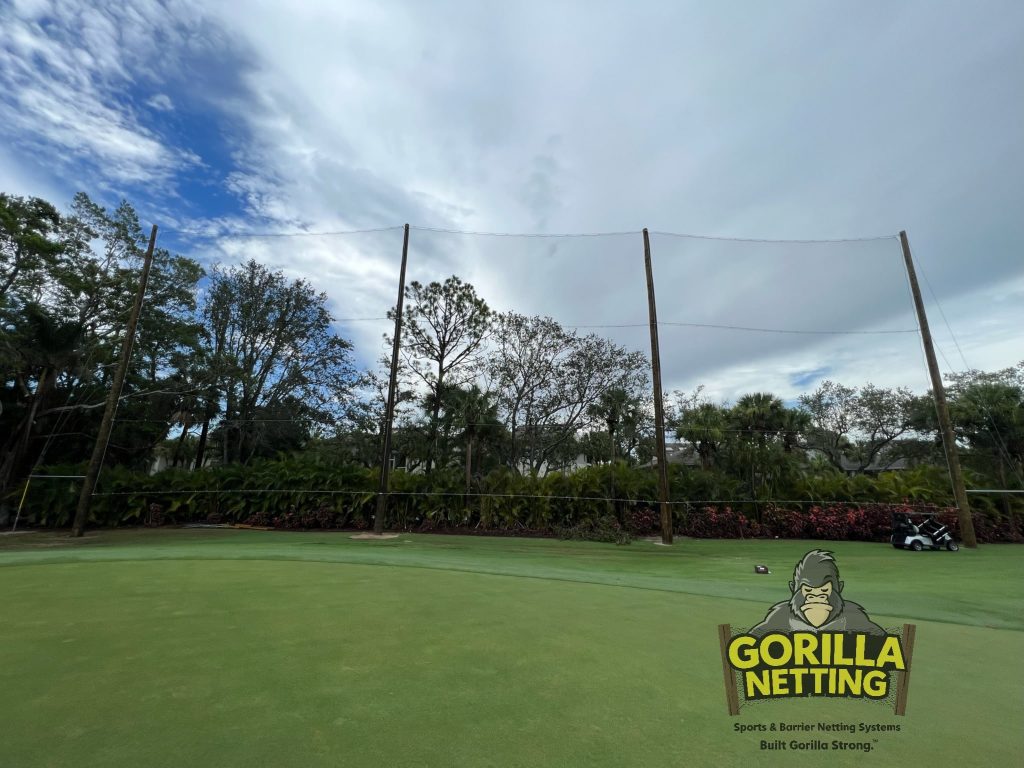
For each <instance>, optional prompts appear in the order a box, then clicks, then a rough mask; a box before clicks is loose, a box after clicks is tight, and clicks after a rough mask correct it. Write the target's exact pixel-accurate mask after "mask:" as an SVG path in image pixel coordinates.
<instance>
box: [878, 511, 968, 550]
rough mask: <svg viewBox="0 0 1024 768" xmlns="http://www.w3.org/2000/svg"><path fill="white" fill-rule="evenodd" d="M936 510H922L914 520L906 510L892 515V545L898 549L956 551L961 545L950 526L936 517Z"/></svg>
mask: <svg viewBox="0 0 1024 768" xmlns="http://www.w3.org/2000/svg"><path fill="white" fill-rule="evenodd" d="M935 515H936V513H935V512H922V513H920V514H918V515H915V517H917V518H918V520H916V521H915V520H914V519H912V518H911V516H910V515H908V514H906V513H905V512H894V513H893V516H892V545H893V546H894V547H896V549H912V550H914V551H915V552H920V551H921V550H922V549H948V550H949V551H950V552H956V551H957V550H958V549H960V547H959V545H958V544H957V543H956V542H955V541H954V540H953V535H952V534H951V533H950V532H949V528H947V527H946V526H944V525H943V524H942V523H940V522H939V521H938V520H936V519H935Z"/></svg>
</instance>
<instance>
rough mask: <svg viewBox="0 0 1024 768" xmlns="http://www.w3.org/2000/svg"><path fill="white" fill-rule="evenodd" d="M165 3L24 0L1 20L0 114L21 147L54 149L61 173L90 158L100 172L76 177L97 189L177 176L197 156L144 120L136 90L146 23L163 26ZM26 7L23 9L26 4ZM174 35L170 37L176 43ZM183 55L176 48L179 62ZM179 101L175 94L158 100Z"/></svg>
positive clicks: (163, 104)
mask: <svg viewBox="0 0 1024 768" xmlns="http://www.w3.org/2000/svg"><path fill="white" fill-rule="evenodd" d="M159 10H160V6H159V5H152V4H148V3H147V4H142V5H140V6H139V7H138V8H135V9H133V11H132V13H125V14H123V15H114V13H113V12H112V11H111V10H109V9H101V8H97V7H92V6H91V5H90V4H87V3H75V2H63V1H62V2H60V3H54V4H51V5H49V6H47V5H46V4H44V3H35V4H22V5H19V6H18V8H16V9H15V13H14V14H12V16H11V18H6V19H4V23H3V24H0V86H2V87H3V88H4V89H5V91H6V94H7V95H6V97H5V98H3V99H0V117H2V119H3V121H4V124H5V132H6V133H8V134H9V137H10V139H11V140H12V141H13V143H15V144H16V145H17V146H19V147H22V148H23V149H25V150H27V151H29V152H32V153H34V154H36V155H37V156H39V157H43V156H47V155H48V157H49V162H50V164H51V165H52V166H53V168H54V171H55V174H54V175H58V169H59V170H60V171H63V172H64V173H65V174H68V173H72V174H76V175H77V174H80V173H81V171H82V166H83V164H84V166H85V167H86V168H88V170H89V172H90V174H99V180H98V181H94V182H93V183H87V182H88V179H87V178H83V179H74V181H75V182H81V183H79V184H78V186H82V187H89V188H94V187H95V186H101V187H102V186H104V185H105V184H107V183H109V182H114V183H120V184H124V183H133V182H135V183H142V182H144V183H148V184H154V183H156V184H166V185H168V186H172V185H173V184H172V182H173V178H174V175H175V174H176V173H177V172H179V171H181V170H182V169H184V168H187V167H189V166H194V165H195V164H197V163H198V162H199V158H198V156H197V155H196V154H195V153H194V152H192V151H190V150H188V149H183V148H178V147H175V146H173V145H172V144H168V143H167V142H166V141H165V140H164V139H163V138H162V137H160V136H159V135H157V134H156V133H155V132H154V131H153V130H152V129H150V128H148V127H146V126H145V125H143V123H142V122H141V121H140V118H139V116H138V114H137V113H136V111H135V109H134V108H133V107H132V105H131V103H130V102H129V101H128V99H127V98H126V97H127V90H128V88H129V86H131V85H132V84H133V83H134V82H136V81H137V80H138V78H139V76H140V70H141V71H142V72H145V67H140V66H139V61H140V59H141V57H143V56H145V57H151V56H152V51H153V47H152V42H153V41H152V40H151V39H146V40H145V43H146V45H145V46H144V50H143V49H140V48H137V47H133V45H132V44H131V41H133V40H135V41H136V42H138V43H141V42H142V40H141V39H140V38H139V35H138V34H137V29H138V28H139V27H145V28H147V29H150V30H151V29H153V28H154V22H155V21H157V20H158V19H159V15H158V14H157V12H158V11H159ZM19 11H20V13H18V12H19ZM175 39H176V38H175V35H169V36H168V40H167V43H168V45H170V46H171V47H173V46H174V42H175ZM174 60H175V57H173V56H172V57H170V61H174ZM150 103H151V105H156V106H157V107H158V108H162V109H166V108H170V107H171V106H172V105H171V102H170V99H169V97H167V96H166V95H163V94H158V95H157V96H155V97H154V98H153V99H151V100H150Z"/></svg>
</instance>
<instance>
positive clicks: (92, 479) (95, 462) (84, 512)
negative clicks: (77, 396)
mask: <svg viewBox="0 0 1024 768" xmlns="http://www.w3.org/2000/svg"><path fill="white" fill-rule="evenodd" d="M155 246H156V224H154V225H153V231H152V232H150V234H149V248H147V249H146V257H145V259H144V260H143V262H142V276H141V277H140V278H139V290H138V293H136V294H135V303H134V304H133V305H132V311H131V315H129V317H128V327H127V329H125V334H124V342H123V343H122V345H121V362H120V363H118V365H117V371H116V372H115V373H114V382H113V383H112V384H111V385H110V393H109V394H108V395H107V406H106V408H104V409H103V420H102V421H101V422H100V433H99V435H97V437H96V444H95V445H94V446H93V448H92V458H91V459H90V460H89V469H88V470H87V471H86V473H85V482H84V483H83V484H82V494H81V495H80V496H79V497H78V509H77V510H76V511H75V523H74V527H73V529H72V533H73V534H74V535H75V536H81V535H82V533H84V531H85V523H86V520H87V519H88V517H89V503H90V502H91V501H92V493H93V491H94V490H95V489H96V480H97V478H98V477H99V476H100V468H101V466H102V465H103V459H104V458H105V457H106V455H107V443H108V442H109V441H110V430H111V429H112V428H113V426H114V414H115V413H116V412H117V403H118V401H119V400H120V399H121V389H122V388H123V387H124V379H125V376H126V375H127V374H128V362H129V361H130V360H131V356H132V344H134V342H135V328H136V326H137V325H138V324H139V315H140V314H141V313H142V300H143V298H145V296H146V283H147V282H149V268H150V267H151V266H152V264H153V248H154V247H155Z"/></svg>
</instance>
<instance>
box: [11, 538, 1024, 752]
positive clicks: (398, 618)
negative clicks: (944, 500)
mask: <svg viewBox="0 0 1024 768" xmlns="http://www.w3.org/2000/svg"><path fill="white" fill-rule="evenodd" d="M814 548H822V549H827V550H830V551H832V552H834V553H835V557H836V561H837V563H838V565H839V571H840V575H841V578H842V579H843V580H844V581H845V590H844V592H843V596H844V597H846V598H847V599H850V600H853V601H855V602H857V603H859V604H860V605H862V606H864V608H865V609H866V610H867V611H868V613H869V615H870V617H871V619H872V620H873V621H876V622H878V623H879V624H881V625H882V626H884V627H898V626H900V625H901V624H903V623H904V622H911V623H915V624H916V625H917V635H916V643H915V646H914V656H913V672H912V677H911V684H910V691H909V699H908V708H907V715H906V716H905V717H897V716H896V715H895V714H894V713H893V711H892V708H891V706H885V705H883V704H875V703H870V702H867V701H861V700H839V699H820V698H819V699H800V700H786V701H773V702H762V703H755V704H749V705H747V706H745V707H744V708H743V709H742V711H741V713H740V715H739V716H738V717H730V716H729V715H728V714H727V710H726V701H725V693H724V687H723V677H722V665H721V657H720V650H719V640H718V636H717V625H718V624H721V623H730V624H732V625H733V626H734V627H738V628H747V627H750V626H752V625H753V624H755V623H757V622H758V621H760V620H761V619H762V618H763V617H764V615H765V612H766V610H767V608H768V607H769V606H770V605H771V604H773V603H776V602H778V601H780V600H784V599H786V598H787V597H788V588H787V583H788V582H789V580H790V578H791V577H792V570H793V566H794V565H795V563H796V562H797V560H799V559H800V557H801V556H802V555H803V554H804V553H805V552H807V551H808V550H810V549H814ZM756 563H763V564H765V565H767V566H768V567H769V568H770V569H771V571H772V573H771V574H769V575H758V574H755V573H754V565H755V564H756ZM1022 680H1024V547H1021V546H1017V545H987V546H982V547H981V548H979V549H977V550H966V549H964V550H961V551H960V552H957V553H948V552H922V553H914V552H904V551H898V550H895V549H893V548H891V547H888V546H886V545H881V544H865V543H847V542H815V541H759V540H746V541H719V540H689V539H682V540H677V542H676V544H675V545H674V546H673V547H660V546H656V545H655V544H654V543H653V542H650V541H636V542H634V543H633V544H631V545H629V546H615V545H612V544H597V543H589V542H565V541H556V540H546V539H517V538H484V537H467V536H462V537H458V536H431V535H407V534H403V535H401V536H399V537H398V538H395V539H390V540H386V541H353V540H352V539H351V538H350V534H344V533H326V532H316V533H314V532H311V533H283V532H266V531H243V530H223V529H160V530H122V531H93V532H90V533H89V534H88V535H87V537H86V538H85V539H84V540H72V539H69V538H67V535H66V534H63V533H52V532H39V533H32V534H28V535H24V536H5V537H0V728H2V730H0V766H2V767H3V768H35V767H36V766H75V767H76V768H86V767H87V766H106V767H109V766H131V767H132V768H136V767H138V768H147V767H149V766H175V767H176V768H177V767H180V766H189V767H191V766H197V767H199V766H216V767H217V768H227V767H228V766H247V767H248V766H301V767H302V768H307V767H313V766H467V767H470V766H472V767H473V768H478V767H483V766H495V768H510V767H511V766H574V765H586V766H659V767H660V766H719V767H720V766H741V765H742V766H756V765H780V766H781V765H794V764H796V765H836V766H845V765H874V766H888V765H892V766H897V765H898V766H928V767H929V768H939V767H940V766H958V768H966V767H967V766H976V765H977V766H981V765H985V766H1016V765H1021V764H1024V727H1022V722H1024V682H1022ZM780 722H784V723H790V724H792V723H803V722H806V723H814V724H815V725H816V724H817V723H819V722H824V723H843V724H846V723H848V724H853V725H855V726H856V725H857V724H860V723H865V724H876V723H879V724H894V725H899V726H900V730H899V732H896V733H893V732H882V733H877V734H871V735H864V734H849V733H831V734H828V733H826V734H819V733H811V734H796V735H793V734H781V735H780V734H778V733H758V732H753V733H738V732H737V731H736V729H735V726H736V724H741V725H754V724H759V723H764V724H766V725H774V724H778V723H780ZM779 738H782V739H783V740H784V741H786V742H787V743H788V742H789V741H790V740H791V739H794V738H796V739H799V740H801V741H807V740H811V739H819V740H824V741H827V742H829V743H831V741H832V740H833V739H837V738H838V739H843V740H848V741H851V742H867V743H869V744H870V749H871V751H870V754H868V755H865V754H864V753H863V752H851V751H834V750H831V749H829V750H828V751H806V750H797V751H795V750H792V749H786V750H785V751H766V750H762V749H761V748H760V742H761V740H762V739H770V740H775V739H779Z"/></svg>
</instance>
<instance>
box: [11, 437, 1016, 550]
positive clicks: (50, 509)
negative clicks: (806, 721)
mask: <svg viewBox="0 0 1024 768" xmlns="http://www.w3.org/2000/svg"><path fill="white" fill-rule="evenodd" d="M671 469H672V476H671V478H670V480H671V482H670V488H671V498H672V500H673V502H674V503H673V505H672V514H673V527H674V529H675V531H676V533H678V534H681V535H686V536H694V537H700V538H740V537H743V538H763V537H768V538H774V537H778V538H808V539H826V540H855V541H885V540H887V539H888V537H889V533H890V531H891V524H892V513H893V512H899V511H904V512H910V513H914V512H922V511H936V512H940V513H941V515H942V520H943V522H945V523H946V524H948V525H950V527H951V528H952V529H953V530H954V531H957V530H958V524H957V518H956V514H955V510H953V509H950V508H949V506H948V504H946V503H943V502H942V499H943V494H945V495H946V496H948V492H944V491H943V492H936V493H935V494H934V495H933V497H934V498H937V499H939V500H940V501H938V502H937V503H930V504H929V503H927V502H922V501H920V496H921V494H917V495H918V500H916V501H915V502H914V503H913V504H905V503H903V502H901V501H899V500H895V503H893V502H889V503H881V502H877V501H855V502H852V503H845V502H844V503H833V502H829V501H827V500H826V501H818V502H817V503H815V502H810V501H809V502H807V503H802V504H788V503H787V504H785V505H780V504H771V503H765V502H761V503H758V504H754V503H752V502H745V503H742V504H731V505H730V504H726V503H706V502H689V501H687V500H688V499H693V498H696V499H707V498H709V496H710V495H711V494H712V493H713V492H714V491H715V490H716V488H715V487H712V486H714V484H715V482H717V479H716V477H715V476H714V475H713V474H710V473H704V472H702V471H696V470H687V469H684V468H680V467H672V468H671ZM81 470H82V468H81V467H50V468H48V469H46V470H41V471H40V472H39V473H40V474H43V473H48V474H50V475H76V474H82V471H81ZM377 484H378V474H377V471H376V470H373V469H365V468H362V467H352V466H338V465H335V464H333V463H331V462H328V461H325V460H310V459H309V458H302V457H296V458H290V459H281V460H277V461H265V462H260V463H258V464H254V465H250V466H247V467H242V466H237V465H235V466H228V467H219V468H214V469H208V470H204V471H202V472H187V471H183V470H168V471H165V472H162V473H159V474H156V475H145V474H140V473H134V472H130V471H128V470H125V469H123V468H120V467H114V468H111V469H107V470H104V472H103V475H102V477H101V481H100V484H99V486H98V487H97V495H96V496H95V497H94V499H93V504H92V507H91V520H90V524H91V525H95V526H102V527H113V526H120V525H160V524H182V523H197V522H213V523H235V524H248V525H253V526H266V527H273V528H282V529H288V530H301V529H336V528H356V529H362V528H367V527H369V526H370V525H372V521H373V515H374V511H375V508H376V489H377ZM888 485H890V486H891V485H892V483H891V481H890V482H889V483H888ZM612 487H614V489H615V496H616V498H617V499H618V500H617V501H613V500H611V499H609V498H608V496H609V490H610V489H611V488H612ZM79 489H80V486H79V481H78V480H73V479H53V480H34V481H32V486H31V488H30V490H29V493H28V495H27V496H26V503H25V507H24V509H23V511H22V518H23V521H24V523H25V524H28V525H36V526H42V527H66V526H68V525H70V522H71V519H72V516H73V514H74V509H75V505H76V502H77V498H78V492H79ZM314 489H315V490H314ZM717 490H719V491H722V490H725V491H729V492H731V493H734V492H735V489H731V488H724V489H722V488H719V489H717ZM464 491H465V488H464V478H463V476H462V473H461V472H459V471H457V470H450V471H440V472H435V473H433V474H432V475H431V476H429V477H427V476H425V475H420V474H408V473H404V472H397V473H394V474H393V475H392V480H391V493H392V496H391V498H390V499H389V502H388V519H387V527H388V528H391V529H398V530H417V531H431V530H445V531H452V530H460V531H474V532H493V533H518V534H526V533H535V534H539V535H562V536H565V537H568V538H599V539H602V540H608V541H612V540H620V539H624V538H628V536H630V535H652V534H655V533H657V532H658V531H659V530H660V517H659V515H658V513H657V507H656V505H654V504H652V503H651V502H650V499H654V498H656V497H657V476H656V474H655V473H654V472H653V471H651V470H643V469H632V468H629V467H626V466H624V465H619V466H616V467H610V466H603V467H590V468H587V469H584V470H581V471H579V472H576V473H573V474H568V475H560V474H553V475H548V476H547V477H543V478H531V477H522V476H519V475H516V474H514V473H511V472H508V471H497V472H493V473H491V474H489V475H487V476H485V477H483V478H479V479H476V480H475V481H474V483H473V486H472V489H471V493H470V494H469V495H468V496H467V495H466V494H465V492H464ZM880 495H882V494H880ZM20 496H21V489H20V488H19V489H15V491H14V492H13V493H12V494H11V496H10V497H9V499H8V503H9V505H10V499H14V500H15V503H16V502H17V499H19V498H20ZM733 498H735V496H733ZM925 498H927V496H926V497H925ZM974 517H975V529H976V532H977V535H978V539H979V541H1021V540H1022V537H1021V533H1020V532H1021V530H1024V510H1022V508H1021V505H1017V507H1015V508H1014V509H1013V510H1011V513H1010V514H1009V515H1007V514H1005V513H1004V512H1001V511H999V510H998V509H996V508H995V506H994V505H992V504H991V503H989V504H987V505H982V504H979V505H978V506H977V507H976V510H975V516H974Z"/></svg>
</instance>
